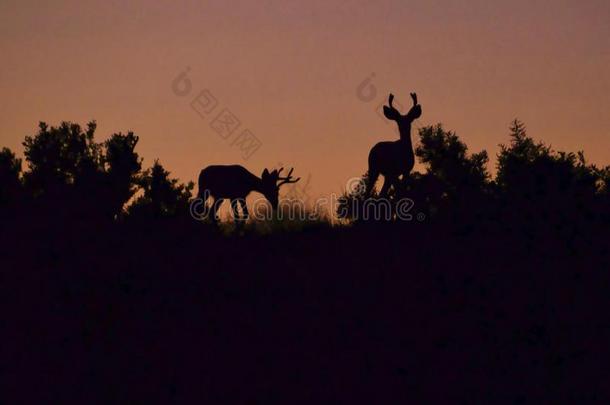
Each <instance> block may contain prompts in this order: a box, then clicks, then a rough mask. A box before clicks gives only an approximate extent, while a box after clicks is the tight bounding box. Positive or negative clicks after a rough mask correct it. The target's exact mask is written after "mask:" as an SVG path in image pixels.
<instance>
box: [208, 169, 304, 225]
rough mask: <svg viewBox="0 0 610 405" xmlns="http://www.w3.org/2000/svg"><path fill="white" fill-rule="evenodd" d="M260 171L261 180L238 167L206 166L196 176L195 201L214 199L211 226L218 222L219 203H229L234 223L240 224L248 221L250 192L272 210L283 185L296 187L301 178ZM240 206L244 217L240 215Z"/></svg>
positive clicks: (279, 171)
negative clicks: (294, 185)
mask: <svg viewBox="0 0 610 405" xmlns="http://www.w3.org/2000/svg"><path fill="white" fill-rule="evenodd" d="M283 169H284V168H281V169H279V170H273V171H271V172H269V170H267V169H265V170H263V173H262V174H261V177H257V176H256V175H254V174H252V173H250V171H248V170H247V169H246V168H245V167H243V166H240V165H230V166H219V165H217V166H208V167H206V168H205V169H203V170H202V171H201V173H200V174H199V182H198V183H199V191H198V193H197V198H198V199H200V201H202V203H203V204H205V200H206V199H207V198H208V197H213V198H214V200H215V201H214V203H213V204H212V212H211V215H210V218H211V219H212V221H213V222H217V221H218V217H217V212H218V208H219V207H220V205H221V204H222V202H223V201H224V200H225V199H226V200H229V201H230V202H231V208H232V209H233V215H234V218H235V221H237V222H238V223H243V222H244V221H245V220H247V219H248V216H249V214H248V207H247V205H246V197H247V196H248V194H250V192H252V191H257V192H259V193H261V194H263V195H264V196H265V198H266V199H267V200H268V201H269V203H270V204H271V207H272V208H273V209H274V210H275V209H276V208H277V206H278V202H279V190H280V187H281V186H282V185H284V184H289V183H296V182H297V181H299V180H300V179H301V178H300V177H298V178H296V179H293V178H292V171H293V170H294V169H290V171H289V172H288V175H287V176H283V177H282V176H280V174H281V172H282V170H283ZM238 206H240V208H241V211H242V213H243V216H242V215H240V214H239V211H238Z"/></svg>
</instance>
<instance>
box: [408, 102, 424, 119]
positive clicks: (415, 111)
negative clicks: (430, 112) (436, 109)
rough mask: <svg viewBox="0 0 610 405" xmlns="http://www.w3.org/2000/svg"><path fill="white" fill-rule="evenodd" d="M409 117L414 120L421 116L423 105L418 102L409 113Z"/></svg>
mask: <svg viewBox="0 0 610 405" xmlns="http://www.w3.org/2000/svg"><path fill="white" fill-rule="evenodd" d="M407 117H408V118H409V119H410V120H411V121H413V120H415V119H418V118H419V117H421V106H420V105H419V104H417V105H416V106H415V107H413V108H411V109H410V110H409V112H408V114H407Z"/></svg>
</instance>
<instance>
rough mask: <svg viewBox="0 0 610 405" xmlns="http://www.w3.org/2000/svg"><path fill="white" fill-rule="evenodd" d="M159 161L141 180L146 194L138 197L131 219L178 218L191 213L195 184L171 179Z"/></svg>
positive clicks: (131, 211)
mask: <svg viewBox="0 0 610 405" xmlns="http://www.w3.org/2000/svg"><path fill="white" fill-rule="evenodd" d="M169 175H170V172H168V171H167V170H165V169H164V168H163V166H162V165H161V164H160V163H159V161H158V160H155V163H154V164H153V166H152V167H151V168H149V169H147V170H146V171H145V172H144V173H143V174H142V175H141V177H140V178H139V180H138V184H139V185H140V186H141V187H142V190H143V191H144V194H143V195H142V196H140V197H138V198H137V199H136V200H135V201H134V203H133V204H132V205H130V206H129V208H128V212H129V215H130V216H131V217H134V218H142V217H145V218H146V217H154V218H160V217H176V216H186V215H188V213H189V201H190V199H191V198H192V190H193V187H194V183H193V182H189V183H187V184H181V183H179V182H178V179H173V178H170V177H169Z"/></svg>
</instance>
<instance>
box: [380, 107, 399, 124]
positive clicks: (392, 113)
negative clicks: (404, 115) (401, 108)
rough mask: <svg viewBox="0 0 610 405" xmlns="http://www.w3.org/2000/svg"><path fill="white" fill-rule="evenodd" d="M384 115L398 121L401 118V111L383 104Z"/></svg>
mask: <svg viewBox="0 0 610 405" xmlns="http://www.w3.org/2000/svg"><path fill="white" fill-rule="evenodd" d="M383 115H385V117H386V118H387V119H389V120H392V121H396V120H398V118H400V113H399V112H398V110H396V108H393V107H388V106H387V105H384V106H383Z"/></svg>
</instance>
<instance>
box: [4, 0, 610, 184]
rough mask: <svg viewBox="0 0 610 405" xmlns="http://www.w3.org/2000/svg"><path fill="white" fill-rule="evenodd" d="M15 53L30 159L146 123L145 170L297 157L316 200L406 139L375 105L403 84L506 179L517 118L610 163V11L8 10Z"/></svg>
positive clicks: (603, 7) (15, 105)
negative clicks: (156, 165)
mask: <svg viewBox="0 0 610 405" xmlns="http://www.w3.org/2000/svg"><path fill="white" fill-rule="evenodd" d="M0 50H1V53H0V54H1V55H2V57H1V59H0V94H1V95H2V98H1V99H2V102H1V103H0V141H1V142H0V146H8V147H10V148H11V149H13V150H15V151H17V152H18V153H19V154H22V152H23V148H22V146H21V142H22V141H23V138H24V136H26V135H28V134H33V133H34V132H35V130H36V127H37V123H38V121H46V122H47V123H49V124H52V125H56V124H58V123H59V122H60V121H62V120H70V121H74V122H79V123H81V124H83V125H84V124H85V123H86V122H87V121H89V120H91V119H96V120H97V122H98V132H97V137H98V140H103V139H105V138H107V137H108V136H109V135H110V134H111V133H113V132H118V131H123V132H125V131H128V130H133V131H135V132H136V134H137V135H139V136H140V143H139V145H138V148H137V151H138V152H139V154H140V155H141V156H143V157H144V158H145V162H144V164H145V166H149V165H150V164H152V162H153V160H154V159H155V158H159V159H160V161H161V163H162V164H163V165H164V166H165V167H166V168H167V169H169V170H170V171H171V172H172V173H173V175H175V176H177V177H179V178H181V179H182V180H185V181H186V180H195V179H196V177H197V175H198V172H199V170H200V169H201V168H203V167H204V166H206V165H209V164H220V163H225V164H229V163H239V164H243V165H245V166H246V167H248V168H249V169H251V170H252V171H253V172H255V173H257V174H260V172H261V170H262V169H263V168H264V167H273V166H276V165H277V164H278V163H280V162H281V163H284V164H285V165H289V166H295V168H296V169H295V173H297V174H299V175H301V176H304V177H307V176H310V189H309V190H308V192H309V193H310V194H312V195H318V194H327V193H331V192H340V191H341V189H342V187H343V185H344V184H345V182H346V180H347V179H349V178H351V177H354V176H359V175H361V174H362V173H364V172H365V170H366V159H367V155H368V151H369V149H370V148H371V146H372V145H373V144H374V143H376V142H378V141H381V140H393V139H397V136H396V134H395V132H394V128H393V127H392V125H389V124H386V123H385V122H384V121H383V120H382V119H381V118H380V117H379V116H378V115H377V113H376V111H375V109H376V107H378V106H379V104H381V103H382V101H385V99H386V97H387V93H388V91H389V90H392V91H393V92H394V93H395V94H396V96H397V99H398V100H399V101H403V100H404V101H405V103H404V104H405V105H406V104H407V103H406V101H407V100H408V93H409V92H410V91H417V93H418V95H419V99H420V103H421V104H422V107H423V116H422V117H421V118H420V119H419V120H418V121H416V127H417V126H420V127H421V126H422V125H426V124H434V123H437V122H442V123H443V124H444V126H445V127H446V128H447V129H451V130H455V131H457V133H458V135H460V137H461V138H462V140H463V141H465V142H466V143H467V145H468V146H469V148H470V150H471V151H479V150H480V149H486V150H487V151H488V153H489V154H490V157H491V158H492V162H491V163H490V168H491V169H493V167H494V166H493V165H494V164H495V154H496V153H497V152H498V144H500V143H502V142H506V141H507V140H508V137H507V133H508V129H507V128H508V125H509V122H510V121H511V119H513V118H515V117H519V118H520V119H521V120H523V121H524V122H525V123H526V125H527V127H528V130H529V133H530V135H532V136H534V137H535V138H537V139H542V140H544V141H546V142H547V143H550V144H551V145H552V146H553V147H554V148H556V149H560V150H568V151H577V150H580V149H582V150H584V151H585V154H586V156H587V157H588V158H589V160H590V161H592V162H594V163H597V164H610V114H609V111H610V1H608V0H599V1H598V0H582V1H576V0H575V1H565V0H554V1H549V0H544V1H542V0H511V1H489V0H471V1H468V2H464V1H457V0H456V1H454V0H427V1H421V0H418V1H411V0H392V1H389V0H384V1H375V2H370V1H334V2H331V1H328V0H325V1H320V0H310V1H256V2H255V1H154V2H152V1H150V2H147V1H141V0H111V1H96V2H94V1H87V0H84V1H83V0H78V1H49V2H41V1H36V2H34V1H29V0H18V1H15V0H2V1H0ZM187 67H189V68H190V71H189V79H190V80H191V83H192V91H191V93H190V94H189V95H187V96H183V97H179V96H177V95H176V94H175V93H174V92H173V91H172V81H173V80H174V78H176V77H177V76H178V75H179V74H180V73H181V72H182V71H184V70H185V69H186V68H187ZM373 73H374V77H373V80H372V85H373V86H374V87H375V89H376V90H377V94H376V97H374V99H373V100H372V101H369V102H366V101H364V100H363V99H362V97H358V96H357V89H358V86H359V85H360V84H361V83H362V82H363V81H364V80H365V79H367V78H368V77H370V76H371V74H373ZM203 89H208V90H209V91H210V92H211V94H213V95H214V97H216V99H217V100H218V106H217V109H216V110H215V111H213V114H212V115H210V116H207V117H205V118H204V119H202V118H201V117H200V116H199V115H198V114H197V113H196V112H195V111H193V110H192V109H191V107H190V105H189V103H190V101H191V100H192V99H193V98H194V97H195V96H196V95H197V94H198V93H199V91H200V90H203ZM224 108H228V109H229V110H230V111H232V112H233V114H234V115H235V116H236V117H237V118H238V119H239V120H240V121H241V127H240V129H245V128H247V129H249V130H250V131H252V133H253V134H254V135H255V136H256V137H257V138H258V139H259V140H260V141H261V143H262V146H261V148H260V149H259V150H258V151H257V152H256V153H255V154H254V155H252V156H251V157H250V158H249V159H248V160H244V159H243V157H242V153H241V152H240V150H239V148H238V147H236V146H235V145H233V146H231V141H232V139H231V138H229V139H228V140H225V139H223V138H221V137H220V136H219V135H218V134H216V132H214V130H213V129H212V128H211V127H210V122H211V121H212V119H213V118H214V116H215V113H218V112H220V110H221V109H224ZM233 136H235V134H234V135H233Z"/></svg>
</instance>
